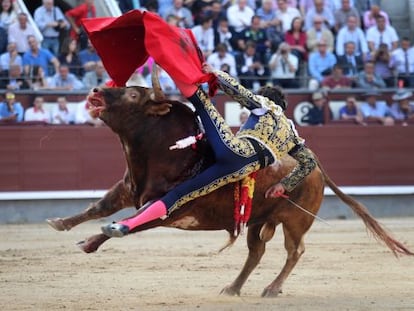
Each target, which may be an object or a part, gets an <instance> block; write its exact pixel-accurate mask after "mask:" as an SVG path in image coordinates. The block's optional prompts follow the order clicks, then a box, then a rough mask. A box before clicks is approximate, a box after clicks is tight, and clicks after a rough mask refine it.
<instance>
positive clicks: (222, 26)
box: [214, 17, 237, 52]
mask: <svg viewBox="0 0 414 311" xmlns="http://www.w3.org/2000/svg"><path fill="white" fill-rule="evenodd" d="M219 44H225V45H226V46H227V51H229V52H232V51H233V45H234V46H236V45H237V43H234V44H233V34H232V32H231V31H230V29H229V22H228V20H227V18H225V17H223V18H221V19H220V20H219V22H218V25H217V28H215V29H214V46H215V47H217V46H218V45H219Z"/></svg>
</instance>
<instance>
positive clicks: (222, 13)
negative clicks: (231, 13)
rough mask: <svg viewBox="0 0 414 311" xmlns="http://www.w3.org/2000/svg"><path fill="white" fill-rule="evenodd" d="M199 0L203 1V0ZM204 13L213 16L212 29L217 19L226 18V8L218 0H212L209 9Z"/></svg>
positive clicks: (216, 24) (215, 25)
mask: <svg viewBox="0 0 414 311" xmlns="http://www.w3.org/2000/svg"><path fill="white" fill-rule="evenodd" d="M200 1H202V2H204V0H200ZM206 13H207V14H210V15H211V16H212V17H213V29H217V26H218V24H219V21H220V20H221V19H223V18H226V10H225V9H224V8H223V5H222V3H221V1H220V0H212V1H211V2H210V9H209V10H208V11H207V12H206Z"/></svg>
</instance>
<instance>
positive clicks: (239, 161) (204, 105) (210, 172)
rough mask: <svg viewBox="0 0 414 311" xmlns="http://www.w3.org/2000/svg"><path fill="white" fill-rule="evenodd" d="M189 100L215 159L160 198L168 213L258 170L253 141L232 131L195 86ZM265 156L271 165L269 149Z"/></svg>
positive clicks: (258, 165) (258, 164) (205, 96)
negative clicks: (203, 169)
mask: <svg viewBox="0 0 414 311" xmlns="http://www.w3.org/2000/svg"><path fill="white" fill-rule="evenodd" d="M188 99H189V101H190V102H191V103H192V104H193V105H194V107H195V109H196V113H197V114H198V115H199V117H200V119H201V122H202V124H203V126H204V129H205V134H206V136H207V139H208V141H209V142H210V144H211V146H212V149H213V152H214V154H215V158H216V162H215V163H214V164H213V165H212V166H210V167H209V168H207V169H206V170H205V171H203V172H201V173H200V174H198V175H196V176H194V177H193V178H191V179H189V180H186V181H184V182H183V183H181V184H179V185H178V186H176V187H175V188H173V189H172V190H170V191H169V192H168V193H167V194H166V195H165V196H163V197H162V198H161V201H163V202H164V203H165V205H166V206H167V209H168V212H169V213H170V212H172V211H173V210H175V209H177V208H179V207H181V206H182V205H184V204H185V203H187V202H189V201H191V200H194V199H196V198H198V197H201V196H204V195H207V194H209V193H210V192H212V191H214V190H216V189H218V188H220V187H222V186H224V185H226V184H229V183H232V182H235V181H238V180H241V179H243V178H244V177H246V176H247V175H249V174H250V173H252V172H255V171H257V170H259V169H260V163H259V157H258V154H257V152H256V151H255V149H254V147H253V145H252V143H251V142H250V141H249V140H248V139H247V138H238V137H237V136H235V135H234V134H233V132H232V131H231V129H230V127H229V126H228V125H227V124H226V122H225V121H224V119H223V117H222V116H221V115H220V113H219V112H218V111H217V109H216V108H215V107H214V105H213V104H212V103H211V101H210V99H209V98H208V97H207V95H206V94H205V93H204V91H202V90H201V89H198V90H197V92H196V93H195V94H194V95H193V96H191V97H190V98H188ZM265 152H268V151H265ZM268 157H269V158H270V159H271V160H270V163H268V164H272V162H274V159H273V157H272V156H271V155H270V152H268Z"/></svg>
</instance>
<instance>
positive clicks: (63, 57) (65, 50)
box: [58, 37, 83, 77]
mask: <svg viewBox="0 0 414 311" xmlns="http://www.w3.org/2000/svg"><path fill="white" fill-rule="evenodd" d="M58 59H59V62H60V63H61V64H62V65H67V66H68V67H69V71H70V73H73V74H74V75H75V76H77V77H81V76H83V67H82V64H81V61H80V58H79V53H78V44H77V42H76V40H75V39H72V38H69V37H68V38H66V39H65V40H64V41H63V44H62V48H61V53H60V55H59V58H58Z"/></svg>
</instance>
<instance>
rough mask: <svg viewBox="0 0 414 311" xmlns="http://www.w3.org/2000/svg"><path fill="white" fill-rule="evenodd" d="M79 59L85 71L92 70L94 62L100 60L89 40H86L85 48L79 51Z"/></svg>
mask: <svg viewBox="0 0 414 311" xmlns="http://www.w3.org/2000/svg"><path fill="white" fill-rule="evenodd" d="M79 59H80V62H81V64H82V67H83V70H85V71H91V70H94V69H95V66H96V63H97V62H98V61H100V60H101V59H100V57H99V56H98V54H97V53H96V50H95V48H94V47H93V45H92V43H91V41H90V40H88V45H87V47H86V49H83V50H81V51H80V52H79Z"/></svg>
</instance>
